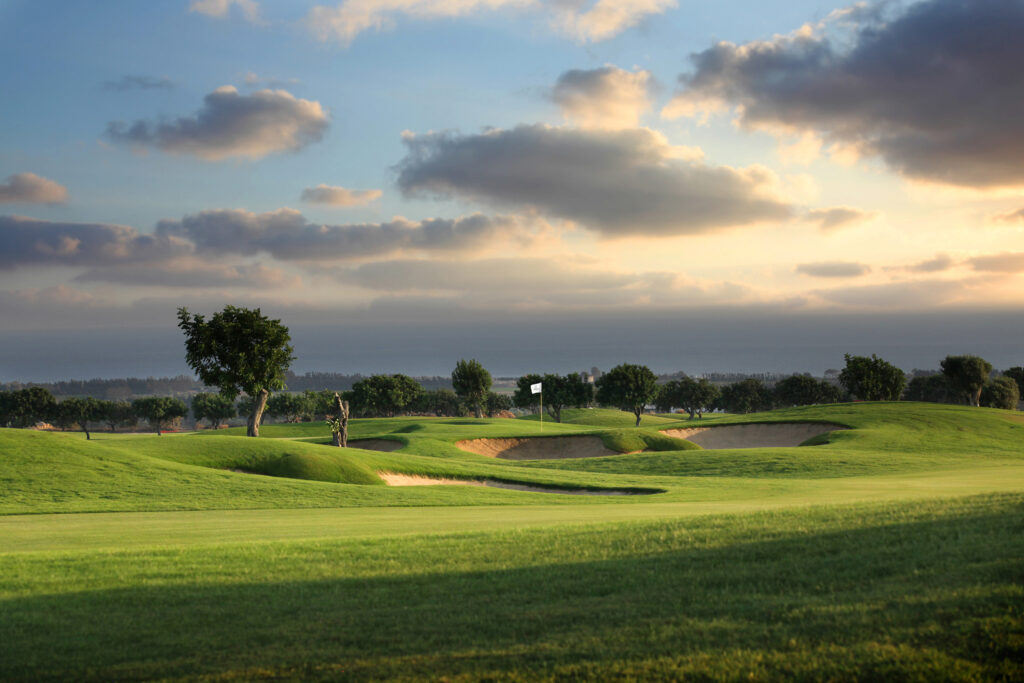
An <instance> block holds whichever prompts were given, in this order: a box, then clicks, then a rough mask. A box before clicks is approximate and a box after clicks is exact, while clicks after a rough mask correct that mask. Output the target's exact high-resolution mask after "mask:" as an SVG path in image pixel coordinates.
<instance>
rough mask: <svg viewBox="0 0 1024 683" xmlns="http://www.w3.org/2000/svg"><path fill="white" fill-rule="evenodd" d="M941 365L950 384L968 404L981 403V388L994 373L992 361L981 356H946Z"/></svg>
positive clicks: (975, 404)
mask: <svg viewBox="0 0 1024 683" xmlns="http://www.w3.org/2000/svg"><path fill="white" fill-rule="evenodd" d="M939 366H940V367H941V368H942V374H943V375H945V376H946V380H947V381H948V382H949V385H950V386H951V387H952V388H953V390H954V391H956V392H957V393H958V394H960V396H961V397H962V398H963V399H964V400H965V401H966V402H967V404H968V405H972V406H977V405H980V401H981V390H982V388H983V387H984V386H985V383H986V382H987V381H988V378H989V375H991V374H992V364H991V363H989V362H988V361H987V360H985V359H984V358H981V357H980V356H946V357H945V358H943V359H942V361H941V362H940V363H939Z"/></svg>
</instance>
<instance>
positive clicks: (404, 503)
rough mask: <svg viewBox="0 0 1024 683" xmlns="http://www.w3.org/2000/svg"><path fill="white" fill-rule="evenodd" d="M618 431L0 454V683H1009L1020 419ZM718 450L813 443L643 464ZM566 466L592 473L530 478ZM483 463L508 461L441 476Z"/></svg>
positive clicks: (1021, 618)
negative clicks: (513, 449)
mask: <svg viewBox="0 0 1024 683" xmlns="http://www.w3.org/2000/svg"><path fill="white" fill-rule="evenodd" d="M626 417H627V418H629V417H630V416H626ZM622 418H623V415H622V414H620V413H617V412H615V411H603V410H567V411H565V414H564V421H563V423H562V424H551V423H544V424H543V425H541V424H540V423H539V422H537V421H534V420H529V419H526V420H522V419H521V420H500V419H494V420H487V419H484V420H472V419H470V420H467V419H439V418H437V419H435V418H395V419H372V420H369V419H368V420H354V421H353V422H352V423H351V435H352V439H353V441H352V445H353V446H358V445H359V442H360V441H363V443H364V444H365V445H367V446H371V445H372V446H373V447H374V449H373V450H368V449H359V448H355V447H353V448H349V449H337V448H333V447H331V446H329V445H327V442H329V433H325V431H326V430H325V428H324V427H323V426H322V425H318V424H299V425H268V426H266V427H265V428H264V429H263V430H262V433H263V436H262V437H261V438H259V439H248V438H246V437H244V436H242V435H239V434H235V433H234V432H233V430H222V431H221V432H220V433H216V434H214V433H196V434H181V435H174V436H163V437H157V436H155V435H152V436H151V435H138V436H135V435H104V434H96V435H95V436H94V439H93V440H91V441H85V440H84V438H83V437H81V436H80V435H78V434H72V433H66V434H61V433H55V434H48V433H36V432H29V431H22V430H0V447H2V449H3V453H4V456H3V458H2V459H0V482H2V485H3V489H4V491H5V495H4V497H3V499H2V501H0V512H2V515H0V573H2V575H3V576H4V577H5V581H4V583H3V586H2V588H0V678H2V679H4V680H20V679H38V680H50V679H52V680H64V679H69V678H74V679H83V680H118V679H140V678H141V679H171V680H174V679H190V680H191V679H209V680H237V679H241V680H250V679H281V678H283V679H337V678H346V679H348V678H351V679H380V678H398V679H401V678H439V677H443V676H448V677H450V678H453V679H466V680H477V679H481V678H487V679H492V678H499V679H501V678H515V679H527V680H535V679H560V678H586V679H607V678H616V677H619V678H625V679H645V680H675V679H679V678H682V677H686V676H693V677H697V678H704V679H726V680H728V679H738V678H744V679H754V680H758V679H776V678H781V677H797V678H802V677H810V678H814V679H825V678H833V679H837V680H845V679H864V678H877V677H890V678H899V679H908V678H909V679H921V680H931V679H947V680H979V679H1001V678H1002V679H1006V680H1010V679H1014V678H1020V677H1021V675H1024V669H1022V667H1021V664H1020V662H1021V661H1024V607H1022V606H1024V424H1022V421H1021V420H1020V419H1019V415H1015V414H1013V413H1010V412H1005V411H998V410H992V409H979V408H967V407H958V406H948V405H932V404H915V403H861V404H841V405H834V406H819V407H811V408H801V409H791V410H780V411H774V412H771V413H764V414H754V415H749V416H721V415H719V416H709V417H708V418H706V419H705V420H703V421H701V422H700V423H699V424H697V425H695V424H694V422H691V421H688V420H685V419H682V418H681V417H678V416H666V417H645V418H644V419H643V421H642V423H641V426H640V427H639V428H633V427H628V426H624V424H623V419H622ZM736 424H752V425H768V426H759V427H749V428H745V429H746V431H745V432H743V433H744V434H758V433H776V432H779V431H780V429H778V428H779V427H784V426H787V425H803V426H801V427H800V429H804V430H809V432H808V433H809V434H813V436H810V438H809V439H808V440H807V441H806V442H805V445H802V446H788V447H771V446H764V447H754V446H752V445H751V444H749V443H744V444H742V445H740V446H736V447H734V448H733V449H731V450H730V449H717V450H711V449H701V448H700V447H699V446H696V445H694V444H692V443H689V442H686V441H682V440H680V439H678V438H673V437H671V436H668V435H666V432H668V433H669V434H671V433H673V432H674V433H681V432H680V431H679V430H686V429H691V428H693V427H695V426H699V427H705V426H707V427H711V428H712V429H711V431H714V429H713V428H714V427H715V426H716V425H717V426H719V428H721V427H723V426H726V425H736ZM773 425H774V427H773ZM806 425H811V427H807V426H806ZM813 425H818V426H817V427H813ZM225 432H227V433H225ZM789 432H791V433H792V432H793V429H792V428H789ZM705 433H706V432H705ZM734 433H740V432H737V431H734ZM537 437H545V438H544V439H538V438H537ZM549 437H560V440H559V439H550V438H549ZM579 437H585V438H586V439H588V440H589V441H586V443H587V444H589V445H588V446H587V448H590V449H592V450H596V449H598V448H599V449H602V450H601V453H603V454H601V455H596V456H594V457H581V456H580V454H579V453H573V457H568V458H566V459H559V458H555V457H552V456H551V455H550V454H549V453H541V452H540V451H538V450H537V448H539V445H538V444H540V445H544V444H548V445H550V444H556V445H558V444H562V445H566V444H568V445H566V448H568V449H569V450H570V451H571V450H572V449H573V448H576V446H575V445H574V444H575V443H576V442H572V441H571V439H573V438H577V439H578V438H579ZM487 439H492V440H497V441H498V442H500V443H502V444H504V445H505V446H507V445H509V444H511V445H512V446H517V445H519V444H522V443H524V442H527V446H528V447H527V448H526V449H525V450H522V451H521V452H522V453H523V454H525V456H527V457H525V458H524V459H514V460H509V459H503V458H500V457H497V458H496V457H493V455H490V454H480V453H474V452H469V451H468V450H466V449H465V448H460V444H463V443H464V442H469V441H474V440H475V441H477V442H483V441H484V440H487ZM531 440H532V441H531ZM579 443H584V442H582V441H581V442H579ZM595 444H596V447H595ZM530 449H533V450H530ZM528 456H536V457H528ZM382 472H389V473H398V474H405V475H409V476H423V477H437V478H447V479H455V480H463V481H467V480H468V481H483V480H485V479H486V480H496V481H500V482H506V483H510V484H523V485H530V486H535V487H540V488H541V489H542V490H543V491H545V492H543V493H538V492H531V491H517V490H506V489H494V488H487V487H481V486H409V487H392V486H388V485H386V484H385V483H384V481H382V480H381V479H380V477H379V476H378V473H382ZM559 489H563V490H564V489H574V490H575V489H587V490H591V491H601V490H613V489H634V490H641V489H643V490H656V491H659V493H655V494H652V495H644V496H574V495H563V494H559V493H558V491H559Z"/></svg>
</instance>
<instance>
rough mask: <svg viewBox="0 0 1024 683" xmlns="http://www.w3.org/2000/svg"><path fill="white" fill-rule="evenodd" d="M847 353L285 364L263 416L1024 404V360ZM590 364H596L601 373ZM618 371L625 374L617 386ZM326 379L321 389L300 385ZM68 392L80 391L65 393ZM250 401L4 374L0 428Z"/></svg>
mask: <svg viewBox="0 0 1024 683" xmlns="http://www.w3.org/2000/svg"><path fill="white" fill-rule="evenodd" d="M845 361H846V365H845V367H844V368H843V369H842V370H841V371H835V372H830V373H827V374H828V375H829V376H828V377H827V378H826V379H818V378H815V377H812V376H810V375H809V374H803V375H800V374H793V375H789V376H785V375H772V376H771V377H772V378H773V381H765V380H764V378H766V377H768V375H765V374H763V375H757V376H747V377H744V378H742V379H738V380H736V381H732V382H728V383H723V382H714V381H712V380H710V379H709V378H708V376H705V377H701V378H699V379H696V378H693V377H689V376H687V375H686V374H685V373H673V374H671V375H662V376H660V377H656V376H655V375H654V373H652V372H651V371H650V370H649V369H648V368H646V367H644V366H631V365H622V366H618V367H617V368H614V369H613V370H612V371H610V372H607V373H599V372H592V373H591V374H588V373H568V374H566V375H557V374H550V373H549V374H545V375H540V374H527V375H523V376H521V377H519V378H517V379H516V381H515V383H514V384H512V383H511V382H508V383H509V384H512V386H513V387H514V390H513V391H512V392H511V393H509V392H495V391H493V390H492V381H491V378H490V375H489V373H487V372H486V369H484V368H483V367H482V366H480V367H479V368H476V366H475V365H472V364H470V366H469V367H472V368H473V369H476V370H478V373H477V374H478V379H477V381H476V382H475V384H474V385H473V386H472V388H471V389H469V388H466V386H464V384H465V383H464V382H463V381H462V380H461V379H460V382H456V384H459V389H460V391H459V392H458V393H457V392H456V391H453V389H452V388H451V387H452V384H453V383H452V378H450V377H449V378H442V377H431V378H414V377H409V376H407V375H402V374H393V375H383V374H381V375H370V376H368V377H364V376H362V375H341V374H338V373H306V374H305V375H301V376H299V375H294V374H292V373H289V382H288V390H287V391H279V392H275V393H274V394H272V395H271V397H270V398H269V400H268V401H267V405H266V413H265V415H266V416H267V417H270V418H271V419H273V420H276V421H282V422H309V421H315V420H325V419H326V418H327V417H328V416H329V415H331V414H332V411H333V410H334V407H333V406H334V405H335V399H334V394H335V392H337V393H338V394H339V395H340V396H341V398H342V399H343V400H346V401H348V402H349V403H350V405H351V410H352V415H353V416H354V417H393V416H397V415H418V416H436V417H465V416H469V415H479V416H488V417H494V416H512V413H510V412H508V411H513V410H518V411H519V413H520V414H522V412H524V411H525V412H537V411H539V410H540V406H541V398H542V397H541V395H538V394H534V393H532V392H531V390H530V387H531V386H532V385H534V384H538V383H540V384H542V385H543V387H544V392H543V401H544V403H543V407H544V411H545V412H546V413H547V414H548V415H549V416H550V418H551V419H553V420H555V421H559V420H560V419H561V412H562V410H563V409H565V408H570V407H572V408H585V407H591V406H602V407H610V408H621V409H623V410H628V411H631V412H634V413H635V414H636V415H637V421H638V424H639V420H640V415H641V413H642V412H644V411H647V410H650V409H651V408H653V409H654V410H656V411H657V412H662V413H667V412H669V411H681V412H685V413H688V414H689V417H690V419H700V418H701V417H702V416H703V414H704V413H706V412H713V411H724V412H729V413H751V412H761V411H766V410H773V409H776V408H788V407H794V406H802V405H814V404H826V403H839V402H844V401H851V400H862V401H877V400H889V401H892V400H909V401H927V402H935V403H954V404H967V405H973V406H986V407H994V408H1003V409H1011V410H1012V409H1016V408H1017V407H1018V406H1019V401H1020V397H1021V395H1022V394H1024V367H1013V368H1009V369H1007V370H1004V371H1002V372H997V371H994V370H993V368H992V365H991V364H990V363H988V362H987V361H985V360H984V359H982V358H979V357H977V356H969V355H964V356H947V357H946V358H945V359H944V360H943V361H942V364H941V366H942V367H941V370H936V371H931V370H918V369H915V370H913V371H912V372H911V373H905V372H904V371H902V370H900V369H899V368H897V367H895V366H894V365H892V364H890V363H888V362H886V361H885V360H883V359H881V358H878V357H877V356H874V355H872V356H870V357H867V356H851V355H849V354H847V355H846V356H845ZM461 362H462V361H460V363H461ZM474 362H475V361H474ZM476 365H479V364H476ZM594 375H598V378H597V381H596V382H594V379H593V378H594ZM619 375H623V377H621V378H619ZM730 376H731V375H730ZM617 378H618V379H621V381H620V382H619V385H617V384H616V381H617ZM501 379H503V380H506V379H507V378H501ZM325 385H326V387H327V388H321V389H309V388H307V389H301V388H300V387H303V386H307V387H308V386H316V387H324V386H325ZM445 385H447V386H445ZM346 386H347V388H345V387H346ZM51 387H53V389H51ZM163 387H166V388H168V389H173V391H174V393H175V394H178V396H184V397H185V399H186V400H182V398H179V397H178V396H173V395H172V396H167V395H166V394H165V395H163V396H159V395H157V396H140V397H138V398H136V399H135V400H133V401H127V400H116V399H97V398H94V397H92V396H89V395H88V394H89V392H95V393H98V394H100V395H104V394H107V395H109V390H110V389H111V388H115V389H122V388H126V389H127V390H128V391H138V392H143V391H154V390H158V389H159V388H163ZM54 389H56V391H54ZM60 391H64V392H68V393H64V394H61V393H58V392H60ZM71 392H75V393H74V394H71V395H69V394H70V393H71ZM250 403H251V399H250V398H249V397H247V396H244V395H243V396H242V397H241V398H240V399H239V400H238V401H233V400H231V399H228V398H224V397H222V396H220V395H219V394H218V393H216V392H211V391H209V390H206V387H205V386H203V385H202V384H201V383H199V382H197V381H196V380H194V379H193V378H190V377H186V376H179V377H174V378H161V379H154V378H149V379H144V380H143V379H136V378H129V379H121V380H99V379H97V380H88V381H66V382H56V383H53V384H50V385H45V384H43V385H22V384H19V383H9V384H0V427H33V426H36V425H37V424H39V423H46V424H50V425H52V426H54V427H56V428H59V429H70V428H74V427H77V428H78V429H81V430H82V431H84V432H86V434H87V435H88V434H89V432H90V431H91V430H94V429H102V430H108V431H117V430H124V429H129V430H134V429H138V427H139V422H140V420H144V421H146V422H147V423H148V424H149V429H151V430H152V431H156V432H157V433H159V432H161V431H166V430H169V429H175V428H178V427H180V426H181V424H182V422H183V420H185V419H187V418H191V420H193V421H194V423H195V424H196V426H200V427H207V428H214V429H216V428H217V427H219V426H222V425H225V424H226V423H227V422H228V421H229V420H231V419H233V418H235V417H236V416H239V415H242V416H244V415H246V414H247V413H248V412H250V408H251V405H250Z"/></svg>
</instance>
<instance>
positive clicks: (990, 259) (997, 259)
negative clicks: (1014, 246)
mask: <svg viewBox="0 0 1024 683" xmlns="http://www.w3.org/2000/svg"><path fill="white" fill-rule="evenodd" d="M966 263H967V265H969V266H970V267H971V268H973V269H974V270H978V271H983V272H989V273H1024V252H1019V251H1018V252H1003V253H1001V254H989V255H987V256H975V257H974V258H971V259H967V262H966Z"/></svg>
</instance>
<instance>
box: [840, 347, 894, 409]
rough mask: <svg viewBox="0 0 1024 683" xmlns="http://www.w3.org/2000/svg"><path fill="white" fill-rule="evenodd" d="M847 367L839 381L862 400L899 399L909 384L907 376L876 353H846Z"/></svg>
mask: <svg viewBox="0 0 1024 683" xmlns="http://www.w3.org/2000/svg"><path fill="white" fill-rule="evenodd" d="M843 357H844V358H845V359H846V367H844V368H843V370H842V372H840V373H839V383H840V384H842V385H843V388H845V389H846V390H847V391H848V392H849V393H851V394H853V395H854V396H856V397H857V398H859V399H860V400H862V401H898V400H900V396H902V395H903V388H904V387H905V386H906V385H907V376H906V375H905V374H903V371H902V370H900V369H899V368H898V367H896V366H895V365H893V364H892V363H887V362H886V361H884V360H882V359H881V358H879V357H878V356H876V355H875V354H871V357H870V358H868V357H867V356H851V355H850V354H848V353H847V354H845V355H844V356H843Z"/></svg>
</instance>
